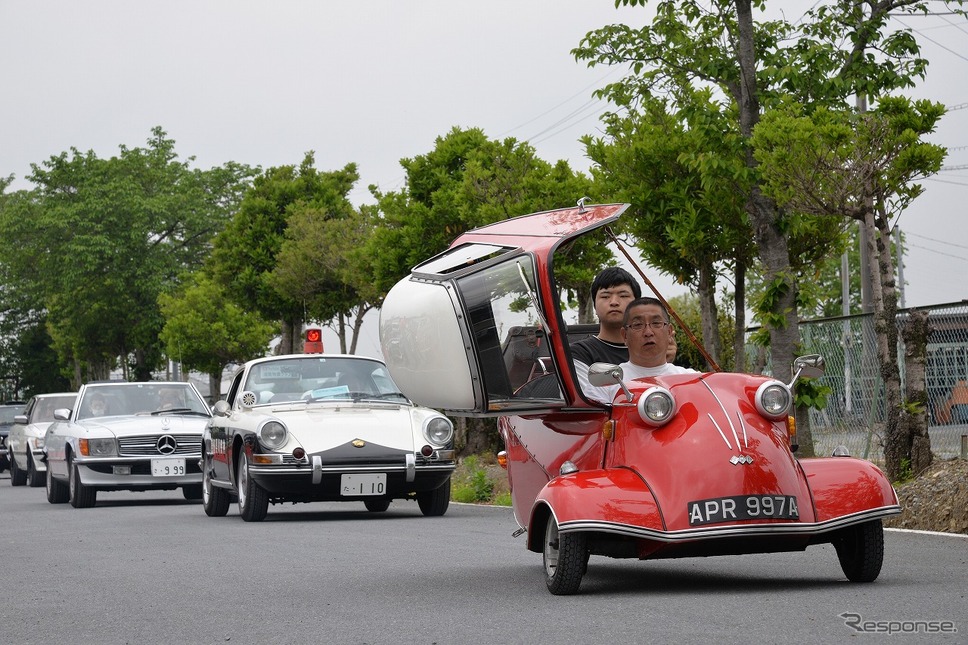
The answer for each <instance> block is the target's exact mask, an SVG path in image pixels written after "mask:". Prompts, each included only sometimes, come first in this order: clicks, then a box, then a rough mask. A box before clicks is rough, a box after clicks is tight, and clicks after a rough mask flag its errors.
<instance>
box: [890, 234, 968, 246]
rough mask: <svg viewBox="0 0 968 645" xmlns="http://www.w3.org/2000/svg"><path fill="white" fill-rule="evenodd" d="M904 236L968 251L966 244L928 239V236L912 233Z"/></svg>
mask: <svg viewBox="0 0 968 645" xmlns="http://www.w3.org/2000/svg"><path fill="white" fill-rule="evenodd" d="M904 235H905V236H907V235H910V236H911V237H919V238H921V239H922V240H927V241H929V242H937V243H938V244H946V245H947V246H956V247H958V248H959V249H968V246H965V245H964V244H955V243H954V242H946V241H944V240H936V239H934V238H933V237H927V236H924V235H918V234H917V233H912V232H910V231H904Z"/></svg>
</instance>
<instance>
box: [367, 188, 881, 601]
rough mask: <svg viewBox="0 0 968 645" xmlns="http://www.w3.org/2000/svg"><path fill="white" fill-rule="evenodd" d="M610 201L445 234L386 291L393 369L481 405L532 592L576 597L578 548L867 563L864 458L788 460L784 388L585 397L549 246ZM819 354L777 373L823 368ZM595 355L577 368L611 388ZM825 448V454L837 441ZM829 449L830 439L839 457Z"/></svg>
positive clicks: (735, 378) (435, 397) (693, 387)
mask: <svg viewBox="0 0 968 645" xmlns="http://www.w3.org/2000/svg"><path fill="white" fill-rule="evenodd" d="M626 208H627V205H624V204H608V205H596V206H586V205H583V204H582V203H581V202H580V203H579V204H578V205H577V206H576V207H574V208H566V209H560V210H554V211H547V212H542V213H535V214H531V215H527V216H523V217H517V218H513V219H509V220H505V221H502V222H498V223H496V224H492V225H489V226H484V227H481V228H479V229H476V230H473V231H469V232H467V233H465V234H463V235H461V236H460V237H459V238H458V239H457V240H456V241H455V242H454V243H453V245H452V246H451V247H450V249H449V250H447V251H446V252H444V253H442V254H440V255H438V256H436V257H434V258H432V259H430V260H428V261H426V262H424V263H423V264H421V265H419V266H417V267H416V268H414V269H413V271H412V273H411V275H410V276H409V277H408V278H406V279H404V280H402V281H401V282H399V283H398V284H397V285H396V286H395V287H394V288H393V289H392V290H391V291H390V293H389V294H388V296H387V298H386V300H385V302H384V304H383V308H382V313H381V318H380V338H381V343H382V347H383V352H384V356H385V358H386V361H387V365H388V366H389V368H390V371H391V374H392V376H393V379H394V381H396V383H397V384H398V385H399V386H400V387H401V388H402V389H403V391H404V393H406V394H407V396H409V397H410V398H411V399H413V400H414V401H417V402H419V403H420V404H422V405H426V406H429V407H433V408H438V409H441V410H443V411H445V412H447V413H450V414H453V415H458V416H460V415H463V416H490V417H498V418H499V420H498V424H499V429H500V433H501V436H502V437H503V439H504V442H505V446H506V455H505V456H506V460H507V468H508V478H509V481H510V484H511V493H512V499H513V505H514V515H515V518H516V519H517V522H518V524H519V525H520V526H521V527H522V531H521V532H523V531H526V532H527V547H528V549H530V550H532V551H535V552H537V553H542V554H543V556H544V571H545V578H546V583H547V585H548V589H549V590H550V591H551V592H552V593H554V594H569V593H575V592H576V591H578V588H579V585H580V584H581V579H582V576H583V575H584V573H585V570H586V568H587V566H588V558H589V555H604V556H610V557H620V558H640V559H647V558H677V557H688V556H709V555H726V554H743V553H770V552H779V551H801V550H804V549H806V547H808V546H810V545H813V544H823V543H831V544H833V545H834V546H835V547H836V551H837V555H838V557H839V559H840V563H841V565H842V567H843V570H844V573H845V574H846V576H847V578H848V579H850V580H852V581H856V582H869V581H872V580H874V579H875V578H876V577H877V576H878V574H879V573H880V569H881V563H882V560H883V550H884V541H883V529H882V526H881V518H883V517H885V516H889V515H894V514H897V513H899V512H900V507H899V506H898V501H897V496H896V494H895V492H894V489H893V488H892V486H891V484H890V482H889V481H888V480H887V479H886V477H885V476H884V474H883V473H882V472H881V471H880V470H878V468H877V467H875V466H874V465H873V464H871V463H869V462H867V461H864V460H861V459H854V458H851V457H849V456H847V455H846V454H844V455H843V456H841V455H838V456H831V457H823V458H809V459H807V458H804V459H797V457H796V455H795V450H796V445H795V441H796V438H795V424H794V423H793V421H792V418H790V416H789V415H790V414H792V412H791V407H792V394H791V388H792V387H793V385H794V384H793V383H781V382H779V381H778V380H776V379H773V378H771V377H769V376H762V375H752V374H739V373H725V372H708V373H693V374H678V375H674V376H662V377H652V378H646V379H638V380H626V381H624V382H623V383H621V385H620V386H619V387H617V388H615V389H616V390H617V393H616V395H615V397H614V399H613V401H612V403H611V404H610V405H606V404H600V403H595V402H594V401H591V400H588V399H586V398H585V397H584V396H583V394H582V393H581V391H580V388H579V387H578V382H577V379H576V374H575V370H574V368H573V364H572V357H571V354H570V350H569V333H570V332H571V330H572V327H573V326H572V327H569V326H568V325H566V324H565V322H564V320H563V316H562V303H561V295H560V287H559V285H558V284H557V283H556V280H555V275H554V267H555V253H556V252H560V251H562V250H564V249H566V248H568V247H569V245H570V243H571V242H572V241H573V240H574V239H575V238H577V237H578V236H581V235H583V234H586V233H590V232H592V231H595V230H596V229H600V228H601V227H604V226H606V225H608V224H610V223H612V222H614V221H615V220H616V219H617V218H618V217H619V216H620V215H621V213H622V212H623V211H624V210H625V209H626ZM822 370H823V361H822V359H821V358H820V357H819V356H810V357H801V358H800V359H798V360H797V361H796V363H795V365H794V371H795V373H797V374H803V375H804V376H818V375H820V374H821V373H822ZM621 378H622V375H621V369H620V368H618V367H617V366H606V365H601V364H596V365H595V366H593V369H591V370H590V373H589V379H590V380H592V381H593V382H594V383H596V384H598V385H609V384H619V381H620V380H621ZM838 452H839V451H838ZM844 453H846V451H844Z"/></svg>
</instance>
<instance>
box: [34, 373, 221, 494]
mask: <svg viewBox="0 0 968 645" xmlns="http://www.w3.org/2000/svg"><path fill="white" fill-rule="evenodd" d="M211 417H212V413H211V410H210V409H209V407H208V404H207V403H205V400H204V399H203V398H202V396H201V395H200V394H199V393H198V390H196V389H195V386H194V385H192V384H190V383H184V382H181V381H149V382H143V383H128V382H111V383H88V384H86V385H82V386H81V389H80V391H79V392H78V394H77V402H76V405H75V406H74V408H73V409H71V410H68V409H58V410H55V411H54V419H55V420H54V422H53V423H51V424H50V426H49V427H48V428H47V434H46V436H45V438H44V450H45V452H46V455H47V501H49V502H50V503H51V504H59V503H63V502H67V501H69V502H70V503H71V506H73V507H74V508H83V507H88V506H94V504H95V503H96V502H97V492H98V491H100V490H133V491H144V490H173V489H175V488H181V489H182V494H183V495H184V496H185V499H199V498H201V496H202V485H201V484H202V473H201V471H200V470H199V467H198V462H199V458H200V457H201V445H202V430H203V429H204V428H205V425H206V424H207V423H208V420H209V419H210V418H211Z"/></svg>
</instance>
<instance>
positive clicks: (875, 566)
mask: <svg viewBox="0 0 968 645" xmlns="http://www.w3.org/2000/svg"><path fill="white" fill-rule="evenodd" d="M833 543H834V548H836V549H837V558H838V559H839V560H840V567H841V568H842V569H843V570H844V575H845V576H847V579H848V580H850V581H851V582H873V581H874V580H876V579H877V576H878V575H880V573H881V565H882V564H883V563H884V525H883V524H881V521H880V520H872V521H870V522H864V523H863V524H858V525H856V526H851V527H848V528H846V529H843V530H841V531H840V532H839V533H838V535H837V537H836V538H834V540H833Z"/></svg>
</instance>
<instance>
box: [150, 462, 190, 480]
mask: <svg viewBox="0 0 968 645" xmlns="http://www.w3.org/2000/svg"><path fill="white" fill-rule="evenodd" d="M184 474H185V460H184V459H152V460H151V476H152V477H180V476H181V475H184Z"/></svg>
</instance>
